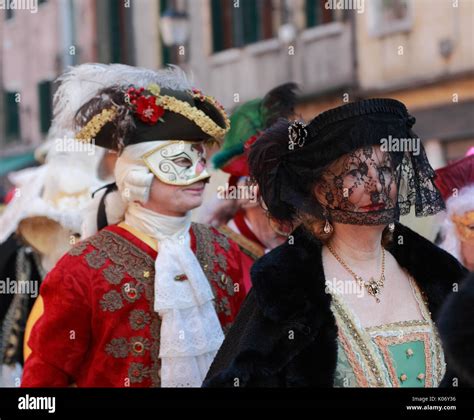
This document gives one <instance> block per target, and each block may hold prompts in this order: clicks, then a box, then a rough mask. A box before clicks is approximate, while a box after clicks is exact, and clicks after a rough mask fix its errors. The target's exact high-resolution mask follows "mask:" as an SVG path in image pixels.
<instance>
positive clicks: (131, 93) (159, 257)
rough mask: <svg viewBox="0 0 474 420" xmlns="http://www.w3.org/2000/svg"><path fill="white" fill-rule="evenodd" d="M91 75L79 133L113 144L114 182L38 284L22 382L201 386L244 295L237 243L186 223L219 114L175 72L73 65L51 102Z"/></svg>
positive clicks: (222, 124) (204, 176)
mask: <svg viewBox="0 0 474 420" xmlns="http://www.w3.org/2000/svg"><path fill="white" fill-rule="evenodd" d="M91 69H92V70H91ZM97 69H99V70H98V71H97ZM102 70H103V71H102ZM89 71H90V74H92V73H94V81H96V82H97V86H98V89H97V91H96V92H95V94H93V95H90V98H89V99H88V100H87V101H86V102H85V103H82V104H79V106H78V109H76V110H75V111H77V112H75V121H76V123H77V126H78V128H79V129H80V130H79V132H78V133H77V134H76V139H77V140H80V141H85V142H91V141H94V142H95V144H96V145H98V146H102V147H105V148H108V149H112V150H116V151H117V152H118V154H119V157H118V159H117V163H116V167H115V179H116V186H115V185H110V186H109V187H108V188H106V190H105V191H104V192H103V193H102V194H100V195H97V196H96V200H95V201H94V202H95V203H97V205H98V208H97V211H96V217H95V218H94V222H95V223H96V226H95V227H93V228H91V226H90V225H89V227H88V233H89V234H90V233H93V232H94V231H95V230H97V229H99V232H98V233H95V234H93V235H92V236H90V237H89V238H88V239H86V240H84V241H82V242H80V243H79V244H78V245H76V246H75V247H74V248H73V249H72V250H71V251H70V252H68V253H67V254H66V255H65V256H64V257H63V258H62V259H61V260H60V261H59V263H58V264H57V265H56V267H55V268H54V269H53V270H52V272H51V273H50V274H49V276H48V277H47V278H46V279H45V281H44V284H43V286H42V288H41V293H40V299H41V300H40V302H42V305H43V307H44V309H43V314H42V316H41V317H40V318H39V319H38V320H37V322H36V323H35V324H34V326H33V329H32V331H31V337H30V339H29V341H28V345H29V347H30V348H31V350H32V353H31V355H30V356H29V358H28V359H27V361H26V364H25V371H24V377H23V382H22V385H23V386H68V385H71V384H76V385H77V386H86V387H88V386H106V387H108V386H111V387H123V386H125V387H126V386H133V387H150V386H155V387H156V386H162V387H186V386H187V387H197V386H200V385H201V383H202V381H203V379H204V377H205V375H206V372H207V370H208V368H209V366H210V363H211V362H212V360H213V358H214V356H215V354H216V352H217V350H218V349H219V347H220V345H221V343H222V341H223V338H224V331H226V330H227V329H228V328H229V327H230V325H231V323H232V322H233V320H234V317H235V316H236V314H237V311H238V309H239V307H240V304H241V301H242V300H243V297H244V289H243V287H241V285H240V281H241V265H240V250H239V248H238V246H237V245H236V244H235V243H233V242H232V241H229V240H228V239H227V238H226V237H225V236H223V235H222V234H220V233H218V232H217V231H216V230H214V229H212V228H209V227H207V226H204V225H199V224H194V223H191V219H190V217H191V214H190V211H191V210H192V209H193V208H196V207H198V206H199V205H200V204H201V202H202V193H203V190H204V187H205V184H206V182H207V180H208V178H209V175H208V173H207V172H206V149H205V146H206V143H207V142H208V141H215V140H219V139H220V138H222V137H223V136H224V134H225V133H226V131H227V130H228V128H229V121H228V119H227V116H226V114H225V112H224V110H223V109H222V107H221V106H220V105H219V104H218V103H217V102H216V101H215V100H214V99H213V98H211V97H208V96H205V95H204V94H202V93H201V92H200V91H197V90H195V89H192V88H191V86H190V85H189V82H188V81H187V79H186V78H185V76H184V74H182V72H181V71H179V70H178V69H167V70H164V71H159V72H153V71H150V70H145V69H137V68H133V67H128V66H123V65H109V66H101V65H94V64H88V65H82V66H79V67H77V68H73V69H72V70H70V72H69V73H67V74H66V76H64V77H63V78H62V85H61V87H60V88H59V90H58V93H57V95H56V104H57V105H58V104H61V103H62V102H64V96H70V92H69V93H68V92H67V91H68V89H73V88H77V81H78V80H80V79H81V78H85V79H87V75H88V72H89ZM62 106H63V107H64V108H65V109H67V107H68V104H67V103H66V104H64V103H63V104H62ZM117 222H118V223H117ZM113 223H115V224H113ZM92 224H93V223H92ZM104 226H105V227H104ZM101 228H102V229H101ZM100 229H101V230H100Z"/></svg>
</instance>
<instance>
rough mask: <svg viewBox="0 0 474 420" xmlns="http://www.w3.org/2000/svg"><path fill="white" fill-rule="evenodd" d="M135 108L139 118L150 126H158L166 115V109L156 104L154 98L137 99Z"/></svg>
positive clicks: (142, 97) (140, 97)
mask: <svg viewBox="0 0 474 420" xmlns="http://www.w3.org/2000/svg"><path fill="white" fill-rule="evenodd" d="M135 106H136V111H135V112H136V114H137V115H138V118H140V120H142V121H143V122H144V123H147V124H150V125H153V124H156V123H157V121H158V120H159V119H160V117H161V116H162V115H163V114H164V113H165V110H164V108H163V107H161V106H159V105H157V104H156V98H155V97H154V96H139V97H138V98H137V99H136V103H135Z"/></svg>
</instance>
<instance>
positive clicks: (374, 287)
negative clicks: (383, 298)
mask: <svg viewBox="0 0 474 420" xmlns="http://www.w3.org/2000/svg"><path fill="white" fill-rule="evenodd" d="M326 246H327V247H328V249H329V251H330V252H331V254H332V255H334V258H336V260H337V261H339V263H340V264H341V265H342V266H343V267H344V268H345V269H346V270H347V271H348V272H349V273H350V274H351V275H352V277H354V279H355V280H356V282H357V283H359V285H360V286H361V287H365V288H366V289H367V292H368V293H369V295H371V296H373V297H374V298H375V301H376V302H377V303H380V297H379V296H380V294H381V293H382V289H383V286H384V282H385V250H384V248H383V247H382V272H381V274H380V279H379V280H375V279H374V278H373V277H371V278H370V280H369V281H367V282H366V281H364V279H363V278H362V277H361V276H359V275H357V274H356V273H354V272H353V271H352V270H351V269H350V268H349V266H348V265H347V264H346V263H345V262H344V261H343V260H342V258H341V257H340V256H339V255H337V254H336V251H334V249H333V248H332V247H331V245H329V244H326Z"/></svg>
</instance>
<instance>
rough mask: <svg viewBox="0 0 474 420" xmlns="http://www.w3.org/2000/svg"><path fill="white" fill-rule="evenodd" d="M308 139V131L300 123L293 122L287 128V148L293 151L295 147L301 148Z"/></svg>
mask: <svg viewBox="0 0 474 420" xmlns="http://www.w3.org/2000/svg"><path fill="white" fill-rule="evenodd" d="M307 137H308V129H307V128H306V125H305V124H303V123H302V122H301V121H293V122H292V123H291V124H290V125H289V126H288V140H289V142H288V148H289V149H290V150H294V149H295V146H298V147H303V146H304V144H305V142H306V138H307Z"/></svg>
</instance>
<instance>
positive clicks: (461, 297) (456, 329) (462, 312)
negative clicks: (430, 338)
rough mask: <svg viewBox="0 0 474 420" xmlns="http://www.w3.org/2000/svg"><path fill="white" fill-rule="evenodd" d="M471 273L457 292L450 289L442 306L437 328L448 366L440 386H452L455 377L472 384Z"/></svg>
mask: <svg viewBox="0 0 474 420" xmlns="http://www.w3.org/2000/svg"><path fill="white" fill-rule="evenodd" d="M473 320H474V273H471V274H470V275H469V276H468V277H467V279H466V281H465V282H464V283H463V285H462V286H461V287H460V289H459V291H458V292H453V293H452V294H451V295H450V296H449V297H448V299H447V300H446V303H445V304H444V305H443V307H442V309H441V311H440V315H439V318H438V329H439V333H440V336H441V340H442V342H443V348H444V351H445V356H446V360H447V365H448V368H449V369H448V372H447V374H446V376H445V378H444V379H443V383H442V384H441V385H442V386H452V380H453V379H454V378H458V380H459V381H460V382H462V384H460V386H462V385H469V386H471V387H473V386H474V358H473V356H472V355H473V354H474V323H473Z"/></svg>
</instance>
